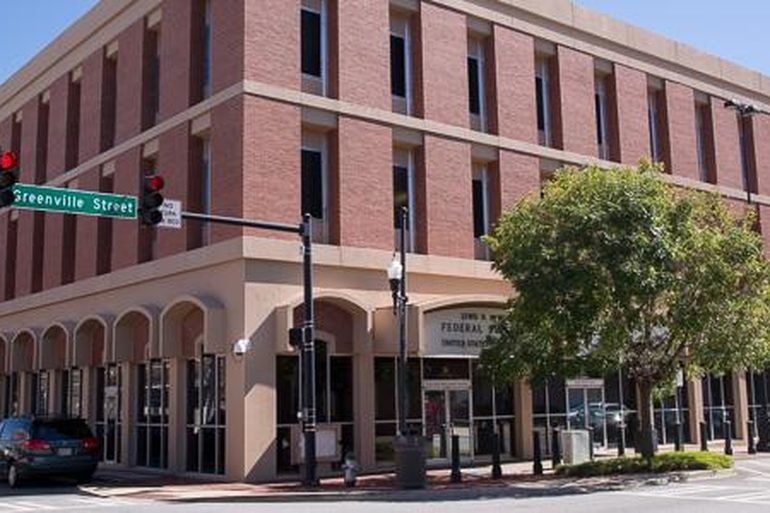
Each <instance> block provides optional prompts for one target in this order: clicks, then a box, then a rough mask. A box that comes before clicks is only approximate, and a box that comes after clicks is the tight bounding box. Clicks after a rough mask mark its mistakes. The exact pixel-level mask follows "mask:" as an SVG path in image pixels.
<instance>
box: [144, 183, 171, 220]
mask: <svg viewBox="0 0 770 513" xmlns="http://www.w3.org/2000/svg"><path fill="white" fill-rule="evenodd" d="M164 185H165V182H164V181H163V177H162V176H159V175H149V176H145V177H144V184H143V186H142V201H141V205H140V207H139V215H140V218H141V220H142V224H144V225H146V226H155V225H156V224H158V223H160V222H161V221H163V214H162V213H161V211H160V206H161V205H163V195H162V194H161V193H160V191H161V190H163V186H164Z"/></svg>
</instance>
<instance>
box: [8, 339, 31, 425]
mask: <svg viewBox="0 0 770 513" xmlns="http://www.w3.org/2000/svg"><path fill="white" fill-rule="evenodd" d="M36 343H37V335H36V334H35V333H34V332H32V331H29V330H24V331H21V332H19V333H17V334H16V336H15V337H14V338H13V340H12V341H11V345H10V355H9V356H8V363H9V369H8V370H9V375H8V379H7V383H8V389H7V390H8V391H7V392H6V396H7V404H8V406H7V410H8V415H9V416H13V415H23V414H26V413H31V412H32V411H33V410H32V396H33V395H34V392H35V391H36V387H33V385H34V382H33V381H34V380H33V376H34V370H35V344H36Z"/></svg>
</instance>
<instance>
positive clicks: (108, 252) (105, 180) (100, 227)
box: [96, 173, 115, 274]
mask: <svg viewBox="0 0 770 513" xmlns="http://www.w3.org/2000/svg"><path fill="white" fill-rule="evenodd" d="M114 184H115V181H114V177H113V175H112V174H105V173H102V176H101V178H100V180H99V191H100V192H106V193H112V192H114V191H115V185H114ZM96 240H97V243H96V251H97V253H96V274H107V273H109V272H110V271H111V270H112V219H111V218H109V217H100V218H99V219H98V221H97V227H96Z"/></svg>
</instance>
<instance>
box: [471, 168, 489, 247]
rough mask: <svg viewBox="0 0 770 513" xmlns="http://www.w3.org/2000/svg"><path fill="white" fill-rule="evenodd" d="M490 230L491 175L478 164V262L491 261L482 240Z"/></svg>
mask: <svg viewBox="0 0 770 513" xmlns="http://www.w3.org/2000/svg"><path fill="white" fill-rule="evenodd" d="M489 229H490V222H489V173H488V172H487V168H486V166H484V165H481V164H477V165H474V166H473V242H474V252H475V256H476V259H478V260H488V259H489V247H488V246H487V245H486V244H484V242H482V240H481V237H482V236H484V235H487V234H488V233H489Z"/></svg>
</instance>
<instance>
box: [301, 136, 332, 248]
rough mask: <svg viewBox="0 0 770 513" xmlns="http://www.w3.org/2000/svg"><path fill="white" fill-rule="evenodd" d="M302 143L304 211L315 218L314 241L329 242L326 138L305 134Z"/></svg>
mask: <svg viewBox="0 0 770 513" xmlns="http://www.w3.org/2000/svg"><path fill="white" fill-rule="evenodd" d="M302 139H303V142H302V211H301V212H300V214H302V215H304V214H306V213H308V214H310V215H311V216H312V217H313V240H314V241H315V242H321V243H326V242H328V235H329V233H328V216H327V202H328V196H327V195H328V190H327V189H328V186H327V170H326V165H327V163H326V148H327V144H326V136H325V135H324V134H318V133H314V132H306V133H304V134H303V137H302Z"/></svg>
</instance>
